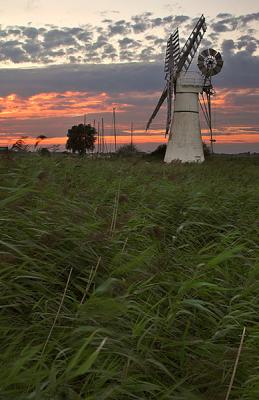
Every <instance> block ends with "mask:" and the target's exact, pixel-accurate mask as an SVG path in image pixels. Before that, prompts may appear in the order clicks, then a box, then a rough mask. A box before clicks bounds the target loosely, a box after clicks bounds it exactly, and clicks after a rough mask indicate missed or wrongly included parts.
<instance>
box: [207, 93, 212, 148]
mask: <svg viewBox="0 0 259 400" xmlns="http://www.w3.org/2000/svg"><path fill="white" fill-rule="evenodd" d="M207 100H208V114H209V130H210V147H211V154H214V148H213V142H214V139H213V130H212V118H211V94H210V92H208V93H207Z"/></svg>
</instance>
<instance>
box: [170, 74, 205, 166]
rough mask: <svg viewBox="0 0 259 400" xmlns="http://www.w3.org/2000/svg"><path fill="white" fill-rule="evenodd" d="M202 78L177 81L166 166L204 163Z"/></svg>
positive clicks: (189, 76)
mask: <svg viewBox="0 0 259 400" xmlns="http://www.w3.org/2000/svg"><path fill="white" fill-rule="evenodd" d="M201 91H202V78H201V76H200V75H199V74H194V73H186V74H182V75H181V76H180V78H179V79H178V81H177V86H176V94H175V101H174V115H173V123H172V126H171V132H170V137H169V140H168V145H167V149H166V154H165V159H164V161H165V162H166V163H171V162H172V161H181V162H183V163H185V162H198V163H201V162H203V161H204V153H203V145H202V139H201V127H200V118H199V93H200V92H201Z"/></svg>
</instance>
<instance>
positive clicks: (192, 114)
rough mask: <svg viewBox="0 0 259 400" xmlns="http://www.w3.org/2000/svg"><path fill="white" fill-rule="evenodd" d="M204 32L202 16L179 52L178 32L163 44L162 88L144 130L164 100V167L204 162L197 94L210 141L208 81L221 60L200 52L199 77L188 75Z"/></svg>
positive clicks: (210, 89) (211, 89)
mask: <svg viewBox="0 0 259 400" xmlns="http://www.w3.org/2000/svg"><path fill="white" fill-rule="evenodd" d="M206 30H207V26H206V22H205V17H204V15H202V16H201V17H200V19H199V20H198V22H197V24H196V26H195V27H194V29H193V31H192V33H191V35H190V36H189V38H188V40H187V41H186V43H185V45H184V46H183V48H182V49H181V50H180V44H179V31H178V28H177V29H176V30H175V31H174V33H173V34H171V35H170V37H169V39H168V42H167V49H166V57H165V79H166V85H165V88H164V90H163V92H162V95H161V97H160V99H159V101H158V104H157V106H156V108H155V110H154V112H153V114H152V115H151V117H150V119H149V121H148V123H147V127H146V130H148V129H149V127H150V125H151V123H152V121H153V119H154V118H155V117H156V115H157V113H158V111H159V109H160V108H161V106H162V104H163V103H164V101H165V100H167V119H166V135H167V134H168V133H169V140H168V145H167V150H166V155H165V162H168V163H170V162H171V161H173V160H180V161H182V162H193V161H196V162H202V161H204V154H203V146H202V140H201V128H200V119H199V94H200V93H202V94H203V92H205V94H206V99H205V98H204V96H203V100H204V103H203V105H202V107H203V108H202V109H203V111H204V113H205V116H206V121H207V122H208V124H209V127H210V132H211V137H212V124H211V96H212V95H213V93H214V91H213V86H212V83H211V77H212V76H213V75H215V74H216V73H218V72H219V71H220V70H221V68H222V66H223V61H222V58H221V56H220V54H219V53H217V52H216V51H215V50H212V49H209V50H205V52H206V53H205V52H202V53H201V55H200V56H199V63H198V66H199V68H200V71H201V73H199V72H189V71H188V70H189V67H190V65H191V63H192V61H193V58H194V56H195V54H196V52H197V50H198V47H199V45H200V43H201V41H202V38H203V36H204V34H205V32H206ZM219 56H220V59H219ZM205 100H206V101H205ZM173 104H174V112H173V115H172V105H173ZM211 143H212V142H211Z"/></svg>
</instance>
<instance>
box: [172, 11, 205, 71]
mask: <svg viewBox="0 0 259 400" xmlns="http://www.w3.org/2000/svg"><path fill="white" fill-rule="evenodd" d="M206 30H207V26H206V23H205V17H204V15H202V16H201V17H200V19H199V21H198V22H197V24H196V26H195V28H194V29H193V31H192V33H191V35H190V36H189V38H188V40H187V42H186V43H185V45H184V47H183V48H182V51H181V54H180V61H179V63H178V65H177V74H179V73H180V72H181V71H182V70H184V71H185V72H186V71H188V69H189V67H190V65H191V62H192V60H193V58H194V56H195V54H196V51H197V49H198V47H199V45H200V43H201V40H202V38H203V36H204V33H205V32H206Z"/></svg>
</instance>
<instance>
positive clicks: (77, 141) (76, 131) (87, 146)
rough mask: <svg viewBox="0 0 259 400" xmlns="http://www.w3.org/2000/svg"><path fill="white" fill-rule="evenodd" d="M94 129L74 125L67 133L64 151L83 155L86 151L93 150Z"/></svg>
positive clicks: (82, 125) (89, 126) (87, 126)
mask: <svg viewBox="0 0 259 400" xmlns="http://www.w3.org/2000/svg"><path fill="white" fill-rule="evenodd" d="M96 133H97V132H96V129H95V128H93V127H92V126H91V125H90V124H88V125H84V124H80V125H74V126H72V128H71V129H69V130H68V132H67V137H68V139H67V143H66V149H67V150H72V152H73V153H79V154H80V155H83V154H85V153H86V151H93V150H94V142H95V141H96Z"/></svg>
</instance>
